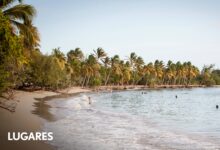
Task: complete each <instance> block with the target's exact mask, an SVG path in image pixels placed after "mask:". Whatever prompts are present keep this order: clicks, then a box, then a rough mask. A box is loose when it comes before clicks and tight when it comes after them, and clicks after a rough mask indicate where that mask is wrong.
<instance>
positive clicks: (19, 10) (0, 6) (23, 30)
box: [0, 0, 40, 50]
mask: <svg viewBox="0 0 220 150" xmlns="http://www.w3.org/2000/svg"><path fill="white" fill-rule="evenodd" d="M16 1H18V2H19V3H18V4H17V5H13V4H14V3H15V2H16ZM0 11H2V13H3V15H4V16H7V17H8V18H9V20H10V22H11V26H12V29H13V32H14V34H16V35H21V37H22V39H23V42H24V46H25V48H27V49H31V50H32V49H34V48H36V47H37V46H39V42H40V38H39V33H38V30H37V28H36V27H34V26H33V24H32V20H33V17H34V16H35V14H36V10H35V8H34V7H33V6H31V5H27V4H23V3H22V0H0Z"/></svg>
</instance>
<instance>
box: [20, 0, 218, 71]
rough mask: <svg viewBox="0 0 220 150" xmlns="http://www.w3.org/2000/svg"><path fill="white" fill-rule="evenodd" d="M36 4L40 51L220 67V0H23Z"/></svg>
mask: <svg viewBox="0 0 220 150" xmlns="http://www.w3.org/2000/svg"><path fill="white" fill-rule="evenodd" d="M24 2H25V3H27V4H31V5H33V6H34V7H35V8H36V9H37V16H36V18H35V20H34V24H35V25H36V26H37V27H38V29H39V32H40V37H41V51H42V52H43V53H48V54H49V53H51V51H52V49H53V48H57V47H60V49H61V50H62V51H63V52H64V53H67V52H68V51H69V50H71V49H75V48H76V47H80V48H81V49H82V50H83V52H85V53H86V54H87V55H88V54H90V53H92V52H93V50H94V49H97V48H98V47H102V48H103V49H104V50H105V51H106V52H107V54H108V55H109V56H113V55H115V54H119V55H120V57H121V58H122V59H126V58H127V57H128V56H129V54H130V53H131V52H135V53H136V54H137V55H139V56H141V57H143V59H144V61H145V62H146V63H148V62H150V61H155V60H156V59H159V60H163V61H165V62H167V61H168V60H172V61H174V62H176V61H191V62H192V63H193V64H194V65H196V66H198V67H199V68H202V67H203V66H204V65H209V64H215V66H216V68H220V9H219V8H220V1H219V0H63V1H62V3H61V1H60V0H53V1H52V0H24Z"/></svg>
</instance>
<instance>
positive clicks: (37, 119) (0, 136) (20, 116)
mask: <svg viewBox="0 0 220 150" xmlns="http://www.w3.org/2000/svg"><path fill="white" fill-rule="evenodd" d="M89 91H90V90H88V89H82V88H79V87H72V88H68V89H65V90H61V93H59V92H51V91H34V92H27V91H20V90H15V93H14V99H13V100H12V101H15V102H17V107H16V109H15V112H10V111H8V110H6V109H3V108H0V122H1V128H0V146H1V148H2V149H4V150H11V149H32V150H39V149H42V150H53V149H54V148H53V147H52V146H51V145H49V144H48V143H46V142H44V141H21V140H20V141H8V139H7V134H8V132H28V133H29V132H41V128H42V125H43V123H44V122H45V121H47V119H46V118H42V117H41V116H39V115H37V114H35V113H34V111H35V110H36V109H37V108H40V110H41V111H42V113H44V112H45V111H48V110H46V109H48V108H47V107H43V108H42V107H41V106H36V102H37V99H42V98H47V97H56V96H59V95H61V94H76V93H80V92H89ZM0 99H2V98H0Z"/></svg>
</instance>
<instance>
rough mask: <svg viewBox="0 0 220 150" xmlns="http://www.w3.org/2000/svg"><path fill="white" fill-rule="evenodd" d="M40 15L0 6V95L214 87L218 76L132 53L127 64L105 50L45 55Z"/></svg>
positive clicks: (7, 0)
mask: <svg viewBox="0 0 220 150" xmlns="http://www.w3.org/2000/svg"><path fill="white" fill-rule="evenodd" d="M35 14H36V10H35V9H34V7H33V6H30V5H26V4H23V3H22V1H21V0H18V1H16V0H0V93H2V92H5V91H10V89H15V88H27V87H29V88H33V89H36V88H43V89H50V90H56V89H60V88H65V87H70V86H81V87H94V86H109V85H116V86H118V85H132V86H136V85H144V86H150V87H154V86H156V85H185V86H188V85H208V86H211V85H215V84H220V70H214V69H213V68H214V66H213V65H210V66H204V68H203V69H202V70H199V69H198V68H197V67H196V66H194V65H193V64H192V63H191V62H180V61H178V62H172V61H171V60H170V61H168V62H167V63H165V62H163V61H161V60H155V61H154V62H149V63H145V62H144V60H143V58H142V57H141V56H138V55H137V54H136V53H135V52H132V53H131V54H130V55H129V56H128V57H127V58H126V59H121V58H120V56H119V55H114V56H112V57H110V56H108V54H107V53H106V52H105V50H104V49H102V48H97V49H96V50H93V52H92V53H91V54H89V55H86V54H84V53H83V51H82V50H81V49H80V48H75V49H72V50H69V51H68V53H67V54H64V53H63V52H62V51H61V50H60V48H55V49H53V50H52V53H51V54H49V55H48V54H47V55H45V54H42V53H41V51H40V38H39V33H38V30H37V28H36V27H35V26H34V25H33V18H34V16H35Z"/></svg>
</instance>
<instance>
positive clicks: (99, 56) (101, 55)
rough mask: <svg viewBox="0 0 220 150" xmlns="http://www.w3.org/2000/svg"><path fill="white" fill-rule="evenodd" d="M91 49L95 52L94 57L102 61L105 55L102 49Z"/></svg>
mask: <svg viewBox="0 0 220 150" xmlns="http://www.w3.org/2000/svg"><path fill="white" fill-rule="evenodd" d="M93 51H94V53H95V57H96V59H97V61H99V60H101V61H102V62H103V61H104V58H105V57H106V56H107V54H106V53H105V51H104V49H102V48H100V47H99V48H98V49H97V50H96V51H95V50H93Z"/></svg>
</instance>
